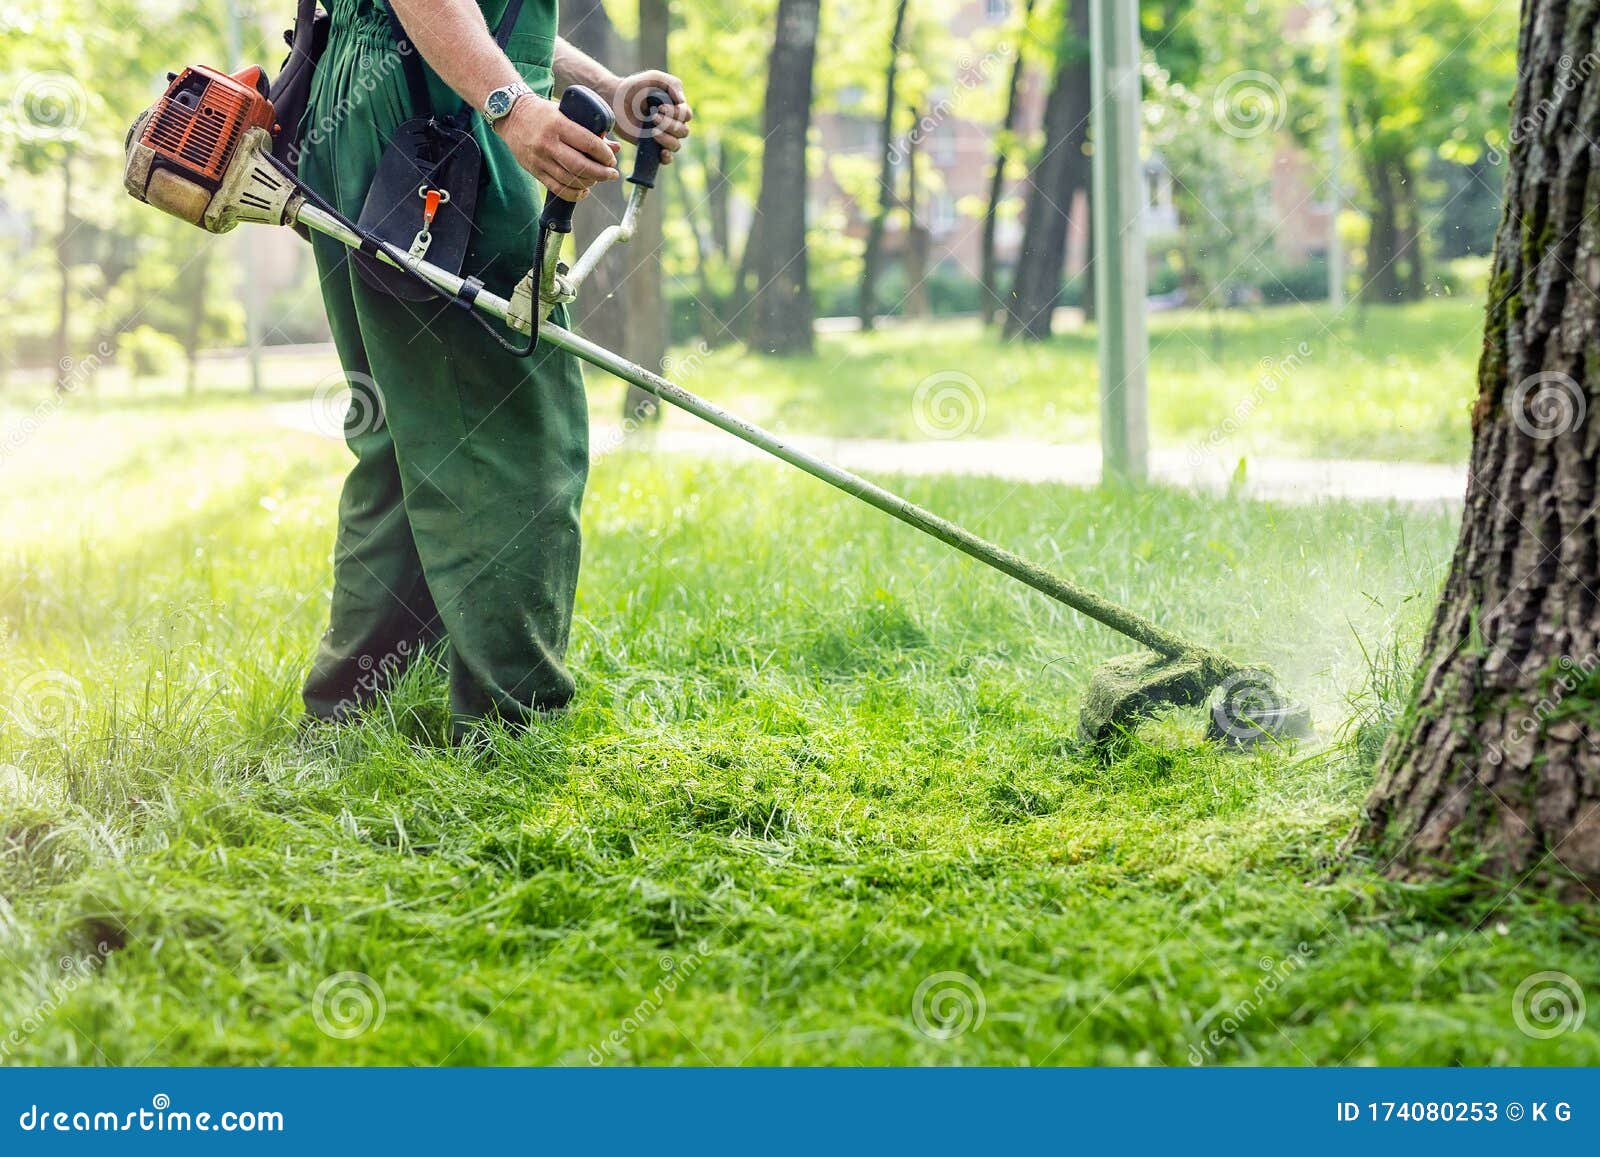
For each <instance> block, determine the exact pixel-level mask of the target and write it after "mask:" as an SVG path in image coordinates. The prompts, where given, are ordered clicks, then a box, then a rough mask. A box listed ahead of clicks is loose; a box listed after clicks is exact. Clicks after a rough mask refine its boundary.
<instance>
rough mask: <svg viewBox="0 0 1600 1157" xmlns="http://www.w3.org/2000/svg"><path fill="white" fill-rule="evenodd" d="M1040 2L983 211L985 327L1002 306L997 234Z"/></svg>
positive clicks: (1014, 80)
mask: <svg viewBox="0 0 1600 1157" xmlns="http://www.w3.org/2000/svg"><path fill="white" fill-rule="evenodd" d="M1035 2H1036V0H1027V3H1026V4H1025V5H1024V7H1023V10H1022V32H1021V34H1020V35H1018V37H1017V54H1016V56H1014V57H1012V59H1011V79H1010V80H1009V81H1008V82H1007V87H1006V111H1005V116H1004V117H1002V118H1001V120H1000V131H999V132H998V133H996V134H995V146H994V169H993V170H992V171H991V172H990V173H989V200H988V203H987V204H986V205H985V206H984V210H983V240H982V241H981V242H980V245H979V257H978V262H979V267H978V268H979V271H978V282H979V285H980V287H981V292H980V293H979V295H978V316H979V317H980V318H981V319H982V322H983V324H984V325H985V326H989V325H992V324H994V314H995V309H996V308H997V307H998V305H999V304H1000V296H999V291H998V288H997V287H996V285H995V272H996V270H995V232H996V230H997V229H998V228H999V224H1000V202H1001V201H1002V200H1003V199H1004V198H1005V192H1006V163H1007V161H1008V160H1009V159H1010V158H1009V156H1008V155H1007V152H1006V150H1007V146H1008V145H1009V144H1010V141H1011V134H1012V133H1014V132H1016V131H1017V113H1018V111H1019V106H1020V104H1021V99H1020V98H1021V95H1022V73H1023V67H1024V60H1025V58H1024V56H1023V52H1022V44H1023V41H1024V40H1025V39H1026V36H1027V30H1028V22H1029V21H1030V20H1032V19H1033V6H1034V4H1035Z"/></svg>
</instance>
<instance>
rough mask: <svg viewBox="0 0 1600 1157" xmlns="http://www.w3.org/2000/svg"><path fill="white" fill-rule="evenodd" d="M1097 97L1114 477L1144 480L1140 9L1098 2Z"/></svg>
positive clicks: (1108, 451) (1103, 382)
mask: <svg viewBox="0 0 1600 1157" xmlns="http://www.w3.org/2000/svg"><path fill="white" fill-rule="evenodd" d="M1089 40H1090V51H1091V61H1090V70H1091V76H1092V82H1093V99H1094V114H1093V127H1094V211H1093V213H1092V214H1091V216H1092V217H1093V219H1094V250H1095V263H1096V266H1097V269H1096V274H1097V276H1096V277H1095V314H1096V317H1095V320H1096V322H1097V323H1098V324H1099V327H1100V446H1101V451H1102V454H1103V456H1104V458H1103V466H1102V472H1103V477H1104V478H1106V479H1108V480H1109V479H1118V480H1122V481H1130V482H1143V481H1144V480H1145V478H1146V477H1148V475H1149V454H1150V433H1149V402H1148V382H1147V377H1146V373H1147V366H1148V362H1149V357H1150V340H1149V336H1148V334H1147V332H1146V329H1145V284H1146V276H1145V248H1144V210H1145V202H1146V199H1147V198H1146V193H1145V181H1144V166H1143V163H1142V162H1141V161H1140V159H1139V127H1140V119H1141V112H1140V102H1141V91H1140V88H1141V84H1142V83H1143V82H1142V80H1141V78H1140V74H1139V5H1138V4H1137V3H1135V2H1134V0H1090V5H1089Z"/></svg>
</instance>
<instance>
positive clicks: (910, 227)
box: [903, 108, 933, 317]
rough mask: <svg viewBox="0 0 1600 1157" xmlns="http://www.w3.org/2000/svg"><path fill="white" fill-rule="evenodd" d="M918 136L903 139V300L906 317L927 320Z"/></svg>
mask: <svg viewBox="0 0 1600 1157" xmlns="http://www.w3.org/2000/svg"><path fill="white" fill-rule="evenodd" d="M917 115H918V114H917V110H916V109H915V108H913V109H912V110H911V123H912V124H916V123H917ZM918 151H919V149H918V146H917V134H916V133H912V134H911V135H910V136H909V137H907V138H906V299H905V308H904V310H903V312H904V314H905V316H907V317H927V316H928V315H929V314H931V313H932V312H933V309H932V307H931V306H930V304H929V302H928V250H929V248H930V244H931V241H932V238H930V237H929V236H928V227H927V226H926V225H924V224H923V223H922V218H921V216H920V215H919V211H920V208H921V204H922V194H921V190H920V189H919V188H918V186H917V153H918Z"/></svg>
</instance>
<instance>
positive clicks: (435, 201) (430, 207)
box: [422, 189, 444, 225]
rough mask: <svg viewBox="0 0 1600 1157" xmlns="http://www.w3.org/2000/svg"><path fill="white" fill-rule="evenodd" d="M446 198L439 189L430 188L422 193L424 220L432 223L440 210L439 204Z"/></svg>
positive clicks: (426, 222)
mask: <svg viewBox="0 0 1600 1157" xmlns="http://www.w3.org/2000/svg"><path fill="white" fill-rule="evenodd" d="M443 200H444V195H443V194H442V193H440V192H439V190H438V189H428V190H426V191H425V192H424V193H423V194H422V222H423V224H424V225H432V224H433V218H434V216H435V215H436V214H437V213H438V212H439V205H440V203H441V202H442V201H443Z"/></svg>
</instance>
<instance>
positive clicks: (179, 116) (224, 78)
mask: <svg viewBox="0 0 1600 1157" xmlns="http://www.w3.org/2000/svg"><path fill="white" fill-rule="evenodd" d="M265 88H266V80H265V75H264V74H263V73H262V71H261V69H259V68H256V67H251V68H247V69H245V70H244V71H243V72H241V73H239V74H238V75H237V76H229V75H227V74H226V73H222V72H217V71H216V70H215V69H210V68H206V67H205V66H204V65H193V66H191V67H189V68H185V69H184V70H183V71H182V72H180V73H179V74H178V75H177V76H175V77H173V79H172V83H171V84H169V85H168V86H167V91H166V93H165V94H164V95H163V96H162V97H161V100H160V101H159V102H157V104H156V106H155V109H154V110H153V111H152V115H151V117H150V121H149V123H148V124H146V125H145V129H144V135H143V136H142V137H141V138H140V140H141V142H142V143H143V144H144V145H145V147H147V148H148V149H150V150H151V152H153V153H154V154H155V155H156V159H157V163H158V165H159V166H160V167H162V168H171V169H177V170H178V171H180V172H182V173H183V174H184V175H185V176H187V177H188V178H189V179H190V180H193V181H196V182H198V183H200V184H203V185H205V186H206V187H207V188H211V189H215V188H216V187H217V186H218V185H219V184H221V182H222V178H223V175H224V174H225V173H227V171H228V163H229V162H230V161H232V160H233V153H234V150H235V149H236V148H237V147H238V145H239V138H240V137H242V136H243V135H244V133H245V131H246V130H247V129H250V128H261V129H266V130H267V131H268V132H269V133H270V132H276V131H277V125H276V124H275V123H274V120H275V117H274V113H273V109H272V102H271V101H270V100H268V99H267V97H266V93H265Z"/></svg>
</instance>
